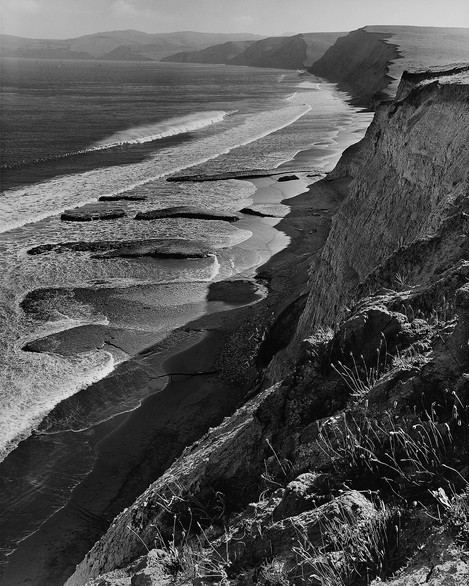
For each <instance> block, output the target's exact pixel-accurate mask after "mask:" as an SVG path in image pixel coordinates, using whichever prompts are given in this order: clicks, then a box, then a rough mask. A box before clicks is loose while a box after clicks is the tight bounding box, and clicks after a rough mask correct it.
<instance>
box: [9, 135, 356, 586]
mask: <svg viewBox="0 0 469 586" xmlns="http://www.w3.org/2000/svg"><path fill="white" fill-rule="evenodd" d="M357 130H358V131H360V129H356V128H355V129H351V130H350V131H349V132H348V134H347V136H343V137H341V139H340V141H337V145H336V146H334V145H332V146H331V148H330V149H329V150H328V151H324V157H325V158H324V161H325V163H324V167H325V168H326V167H328V165H327V162H328V161H333V160H335V158H336V157H338V156H339V154H340V152H341V150H342V148H343V146H344V144H346V143H347V141H351V140H352V139H353V138H355V140H356V134H354V133H355V132H356V131H357ZM314 154H315V155H316V156H315V157H314V159H313V160H314V161H315V162H317V160H318V159H317V153H316V152H315V153H314ZM312 155H313V152H311V153H308V151H303V152H301V153H298V155H297V156H296V157H295V158H294V159H293V160H292V161H289V162H287V163H285V164H284V165H281V166H280V167H279V168H278V169H277V170H276V172H275V174H272V175H270V176H267V177H256V178H252V179H250V180H251V181H252V183H253V184H254V185H255V187H256V192H255V194H254V196H253V204H252V205H251V206H250V207H251V208H252V209H253V210H255V211H256V212H259V213H262V214H267V215H268V216H266V217H262V216H257V215H256V216H255V215H247V214H245V215H244V217H243V218H242V219H241V220H240V221H239V222H238V225H239V227H240V228H241V229H246V230H250V231H251V232H252V237H251V238H249V239H248V240H246V241H244V242H242V243H241V244H238V245H236V247H237V248H238V249H239V252H240V254H246V255H250V257H252V255H255V256H256V259H257V262H256V263H255V266H254V267H253V268H252V269H249V270H246V271H243V272H241V273H239V274H237V275H234V276H233V277H232V278H231V279H229V280H226V281H221V282H215V283H213V284H212V285H211V286H210V287H209V289H208V293H207V297H206V300H205V301H204V306H203V312H201V311H200V307H199V308H198V309H196V310H195V312H194V313H193V314H192V316H191V315H190V313H188V314H187V315H185V316H184V321H185V322H186V323H185V324H184V325H183V326H182V327H180V328H178V329H177V330H175V331H174V332H173V333H172V334H171V335H170V336H169V338H165V339H162V340H161V339H157V341H156V343H153V344H152V343H151V336H147V337H145V336H143V337H140V338H139V337H138V335H137V333H136V332H135V331H132V330H120V331H112V329H111V330H110V329H109V327H106V326H98V327H94V328H92V329H90V328H89V327H86V326H85V327H83V328H77V329H76V331H68V332H65V333H61V334H58V335H56V336H55V337H52V338H53V339H52V341H51V340H48V341H46V342H44V341H42V343H43V344H45V345H46V348H43V349H42V350H47V347H48V348H49V349H50V344H52V346H53V348H54V351H56V352H64V353H67V352H68V353H71V352H74V351H77V350H78V351H79V350H83V349H87V348H89V346H90V345H94V346H95V347H103V346H106V345H107V346H106V347H107V348H108V349H109V350H111V351H114V352H115V353H116V356H119V352H118V351H116V348H115V347H118V348H119V349H120V351H124V352H125V353H126V354H127V356H126V360H125V361H124V362H122V363H121V364H119V365H118V366H117V367H116V368H115V370H114V371H113V372H112V373H111V374H110V375H108V376H107V377H106V378H104V379H102V380H101V381H99V382H97V383H95V384H93V385H91V386H90V387H88V388H87V389H85V390H84V391H81V392H80V393H79V394H78V395H75V396H73V397H71V398H70V399H67V400H66V401H64V402H62V403H61V404H60V405H58V406H57V407H56V409H54V410H53V411H52V413H51V414H50V415H49V416H48V417H47V418H46V419H45V421H44V422H43V424H42V425H41V430H42V431H45V430H47V432H48V434H44V435H36V434H35V435H33V436H32V437H30V438H29V439H27V440H26V441H24V442H23V443H22V444H21V445H20V446H19V448H18V449H17V450H15V452H14V453H13V454H11V455H10V457H9V458H8V459H7V461H6V462H5V464H6V467H7V468H6V469H7V470H10V471H11V477H12V478H14V475H15V474H18V477H21V475H22V474H24V472H25V470H26V469H27V470H28V472H29V474H30V475H37V478H38V482H42V483H44V484H47V483H48V482H50V478H52V477H56V485H57V491H56V495H54V496H52V497H51V496H50V495H48V496H47V497H46V498H43V497H41V493H40V491H39V492H34V493H31V492H27V490H26V487H25V490H24V492H22V491H21V490H20V491H18V494H19V497H18V498H17V499H12V500H14V502H12V503H11V502H10V503H9V508H10V516H9V521H10V523H11V525H12V527H13V526H15V525H18V519H19V517H23V518H24V519H25V520H26V519H29V525H28V523H24V525H23V526H24V527H25V533H26V532H28V531H29V532H31V530H33V529H36V532H35V533H34V534H32V535H30V536H29V537H27V538H26V539H25V540H24V541H23V542H22V543H21V544H20V546H19V547H18V548H17V549H16V551H15V552H14V553H13V554H12V555H11V556H10V557H9V566H8V569H7V573H6V574H5V577H4V579H5V580H6V581H7V583H8V584H11V586H14V585H15V584H17V583H18V584H19V583H20V582H21V581H24V580H26V579H28V577H29V578H33V577H34V580H35V583H36V584H44V586H45V585H46V584H47V585H48V586H50V584H59V583H61V581H63V580H64V579H65V578H66V576H67V575H69V574H70V573H71V571H72V570H73V566H74V564H75V563H77V562H78V561H79V560H80V559H81V558H82V557H83V555H84V554H85V553H86V551H87V550H88V549H89V548H90V546H91V545H92V544H93V543H94V541H95V540H96V539H97V538H99V536H100V535H101V534H102V532H103V531H104V530H105V528H106V527H107V526H108V524H109V523H110V522H111V521H112V519H113V518H114V516H115V515H116V514H117V513H118V512H119V511H121V510H122V509H123V508H125V507H126V506H128V505H129V504H130V503H131V502H133V500H134V499H135V498H136V497H137V496H138V495H139V494H140V493H141V492H142V491H143V490H144V489H145V488H146V487H147V486H148V485H149V484H150V483H151V482H152V481H154V480H155V479H156V478H157V477H158V476H159V475H161V473H162V472H163V471H164V470H165V469H166V468H167V467H168V466H169V465H170V464H171V462H172V461H174V459H175V458H176V457H177V456H178V455H180V454H181V452H182V451H183V450H184V448H185V447H186V446H188V445H190V444H191V443H192V442H194V441H196V440H198V439H199V438H200V437H201V436H202V435H203V434H204V432H205V431H207V430H208V429H209V428H210V427H212V426H215V425H217V424H218V423H220V421H221V420H222V419H223V417H226V416H228V415H230V414H231V413H232V412H233V411H234V410H235V409H236V408H237V407H239V405H240V404H242V402H243V399H244V398H245V395H246V391H247V389H248V388H250V387H251V386H252V385H253V384H255V382H256V380H258V379H259V376H260V372H261V370H262V366H263V362H264V361H268V360H269V356H270V355H271V354H272V353H273V352H274V351H277V350H278V349H279V348H281V347H283V346H284V345H286V344H287V343H288V341H289V339H290V337H291V335H292V334H293V332H289V331H287V330H283V329H282V327H281V324H282V319H281V317H282V314H283V313H285V312H286V313H289V312H291V311H299V310H300V308H302V307H303V305H302V303H303V301H304V293H305V288H306V284H307V280H308V273H307V266H309V264H310V263H311V256H312V254H313V255H314V252H316V253H319V251H320V250H321V249H322V246H323V245H324V242H325V240H326V238H327V234H328V232H329V228H330V222H331V217H332V215H333V214H334V212H335V210H336V209H337V206H338V205H339V203H340V201H341V197H342V189H341V188H342V185H341V182H331V181H322V180H320V176H318V173H317V169H316V168H311V173H309V174H308V173H307V172H305V171H303V170H302V171H301V172H299V173H296V174H295V168H301V169H304V168H305V166H307V165H308V163H310V164H311V160H312ZM321 170H322V169H321ZM292 175H295V177H296V178H295V179H293V178H292V179H290V180H287V181H279V178H281V177H282V176H292ZM308 175H310V176H308ZM147 294H150V295H151V287H149V288H148V291H147ZM80 295H82V296H83V299H87V300H88V301H89V300H90V299H91V298H93V301H94V303H96V304H97V305H100V304H105V303H106V299H105V295H104V294H103V293H102V290H101V292H100V293H99V294H96V293H94V294H91V293H90V292H89V291H88V292H87V291H81V292H80ZM103 295H104V297H103ZM107 295H109V291H108V292H107ZM131 297H132V295H130V298H131ZM129 303H131V299H130V301H129ZM129 307H130V305H129ZM121 310H122V311H125V310H127V307H126V305H125V303H124V305H123V306H122V308H121ZM147 311H148V315H147V316H146V315H145V312H144V313H142V314H141V315H140V316H139V319H146V318H147V317H148V318H149V319H150V318H151V308H148V309H147ZM276 322H278V324H280V327H279V326H278V325H277V327H275V323H276ZM272 326H273V327H272ZM270 328H271V331H270V333H269V334H267V332H268V330H269V329H270ZM39 346H40V345H39ZM111 346H114V349H112V347H111ZM42 350H41V347H39V348H36V351H42ZM259 351H260V353H259V358H258V361H257V363H254V362H253V360H252V356H254V355H255V354H257V353H258V352H259ZM121 358H122V356H121ZM129 396H131V397H132V401H134V403H133V404H132V402H130V403H129V408H128V412H126V413H119V412H116V411H115V409H116V406H117V408H119V409H120V410H122V405H123V404H126V401H127V399H128V397H129ZM135 397H137V398H138V397H140V399H139V404H140V406H139V407H137V408H136V405H135ZM113 409H114V412H113ZM70 413H71V414H72V415H70ZM65 414H66V417H65ZM93 417H95V418H96V424H93V425H87V426H86V429H82V430H80V423H79V422H80V421H83V420H84V421H93ZM104 419H107V420H106V421H104V422H101V423H99V421H103V420H104ZM66 429H75V431H74V432H72V431H64V430H66ZM69 454H74V457H73V458H72V459H70V456H69ZM59 470H60V473H59ZM70 479H72V484H70ZM57 509H59V510H58V511H57ZM38 511H39V512H40V515H41V516H42V518H48V520H47V521H46V522H44V523H43V524H42V525H41V526H40V527H34V525H33V522H31V519H34V518H37V517H38V515H37V512H38ZM55 511H56V512H55ZM54 512H55V514H54ZM51 515H52V516H51ZM8 528H9V527H8V519H7V524H6V527H5V529H6V532H8ZM38 568H42V577H41V578H38V576H37V571H38Z"/></svg>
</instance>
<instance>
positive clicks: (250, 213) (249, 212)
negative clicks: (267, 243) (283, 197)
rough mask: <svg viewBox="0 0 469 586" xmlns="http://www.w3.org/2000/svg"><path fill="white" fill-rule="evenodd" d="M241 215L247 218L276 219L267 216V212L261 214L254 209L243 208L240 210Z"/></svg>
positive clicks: (271, 215)
mask: <svg viewBox="0 0 469 586" xmlns="http://www.w3.org/2000/svg"><path fill="white" fill-rule="evenodd" d="M240 212H241V213H242V214H246V215H248V216H259V217H260V218H277V217H278V216H276V215H275V214H269V213H268V212H263V211H262V210H256V209H254V208H243V209H242V210H240Z"/></svg>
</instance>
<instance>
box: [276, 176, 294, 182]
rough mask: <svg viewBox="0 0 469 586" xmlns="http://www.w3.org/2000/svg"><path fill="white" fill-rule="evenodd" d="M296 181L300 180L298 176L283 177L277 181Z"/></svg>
mask: <svg viewBox="0 0 469 586" xmlns="http://www.w3.org/2000/svg"><path fill="white" fill-rule="evenodd" d="M296 179H299V177H297V176H296V175H283V176H282V177H279V178H278V179H277V181H278V182H279V183H280V182H281V181H295V180H296Z"/></svg>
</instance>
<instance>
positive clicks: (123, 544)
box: [67, 66, 469, 586]
mask: <svg viewBox="0 0 469 586" xmlns="http://www.w3.org/2000/svg"><path fill="white" fill-rule="evenodd" d="M468 71H469V66H468V67H466V68H464V67H460V68H459V69H458V70H457V71H441V70H440V71H438V72H431V73H428V74H425V73H422V72H420V73H419V74H406V75H405V76H404V79H403V81H402V82H401V86H400V91H399V93H398V96H397V97H396V99H395V100H394V101H393V102H391V103H387V104H384V105H382V106H380V107H379V108H378V111H377V113H376V116H375V119H374V122H373V123H372V125H371V126H370V128H369V130H368V132H367V135H366V137H365V138H364V139H363V141H362V142H361V143H360V144H359V145H357V146H355V147H353V148H352V149H351V150H350V151H349V152H346V153H345V154H344V156H343V158H342V160H341V162H340V163H339V164H338V166H337V167H336V169H335V170H334V172H333V173H332V174H331V175H330V176H329V177H328V179H329V180H332V181H334V180H337V179H338V178H342V180H344V181H349V182H350V183H349V186H348V194H347V196H346V198H345V200H344V202H343V204H342V206H341V208H340V210H339V213H338V214H337V215H336V216H335V218H334V220H333V225H332V228H331V231H330V233H329V237H328V240H327V242H326V245H325V247H324V250H323V252H322V254H321V255H320V257H319V259H318V260H317V261H315V262H314V263H313V264H312V266H311V267H310V281H309V289H310V294H309V297H308V300H307V303H306V307H305V310H304V312H303V314H302V315H301V318H300V320H299V322H298V325H297V329H296V333H295V335H294V338H293V340H292V342H291V343H290V345H289V346H288V347H287V348H285V349H283V350H281V351H279V352H278V353H277V354H276V355H275V356H274V357H273V358H272V360H271V362H270V364H269V365H268V366H267V367H266V370H265V373H264V384H263V388H262V390H261V391H260V392H259V393H258V394H257V395H256V396H254V397H253V398H252V399H251V400H250V401H248V402H247V403H246V405H245V406H244V407H242V408H241V409H240V410H238V412H237V413H236V414H235V415H234V416H233V417H231V418H229V419H227V420H225V421H224V422H223V424H222V425H221V426H219V427H218V428H216V429H214V430H211V431H209V432H208V433H207V434H206V435H205V436H204V437H203V438H202V439H201V440H200V441H199V442H198V443H196V444H194V445H193V446H191V447H190V448H188V449H187V450H186V451H185V453H184V454H183V455H182V456H181V457H180V458H179V459H178V460H177V461H176V462H175V463H174V464H173V466H172V467H171V468H170V469H169V470H168V471H167V472H166V473H165V474H164V475H163V476H162V477H161V478H160V479H159V480H158V481H156V482H155V483H154V484H153V485H152V486H151V487H150V488H149V489H148V490H147V491H146V492H145V493H144V494H143V495H141V497H139V499H138V500H137V501H136V502H135V503H134V505H132V506H131V507H130V508H129V509H127V510H126V511H124V512H122V513H121V514H120V515H119V516H118V517H117V518H116V519H115V521H114V523H113V524H112V526H111V528H110V529H109V530H108V532H107V533H106V534H105V535H104V536H103V538H102V539H101V540H100V541H99V542H98V543H97V544H96V545H95V546H94V547H93V549H92V550H91V551H90V552H89V554H88V555H87V556H86V558H85V559H84V560H83V562H82V563H81V564H80V565H79V566H78V567H77V570H76V572H75V573H74V575H73V576H72V577H71V578H70V579H69V580H68V582H67V584H68V585H69V586H71V585H78V584H80V585H81V584H85V583H86V582H87V581H90V580H91V583H93V584H99V585H101V586H107V585H117V584H122V585H124V584H134V585H138V584H169V583H180V584H182V583H186V584H187V583H196V584H204V583H231V584H255V583H258V584H289V583H295V584H296V583H305V582H307V583H310V584H330V585H332V584H355V583H356V584H365V583H370V582H371V581H372V580H373V579H374V578H375V577H376V579H377V580H381V579H382V580H383V581H386V583H388V584H393V585H395V586H397V585H405V584H420V583H428V584H434V585H436V584H461V585H462V584H466V583H467V580H468V577H469V565H468V564H467V559H468V557H467V550H468V546H469V544H468V538H469V492H468V486H469V484H468V482H469V452H468V445H469V444H468V438H469V434H468V430H469V428H468V405H469V379H468V378H467V374H466V373H467V372H468V369H469V346H468V335H469V241H468V234H469V216H468V206H469V176H468V171H469V75H468ZM326 181H327V179H326ZM274 327H275V326H274ZM138 556H142V557H141V558H140V559H139V560H137V561H135V560H136V559H137V558H138ZM128 564H130V565H128ZM97 576H100V578H97V579H96V580H94V579H95V578H96V577H97ZM93 580H94V581H93ZM449 580H451V581H449ZM380 583H381V582H380Z"/></svg>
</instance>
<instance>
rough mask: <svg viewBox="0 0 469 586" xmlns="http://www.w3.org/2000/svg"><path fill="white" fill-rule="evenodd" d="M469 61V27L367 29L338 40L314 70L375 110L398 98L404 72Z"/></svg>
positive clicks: (371, 27)
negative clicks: (376, 105) (378, 105)
mask: <svg viewBox="0 0 469 586" xmlns="http://www.w3.org/2000/svg"><path fill="white" fill-rule="evenodd" d="M468 59H469V29H467V28H466V29H463V28H460V29H458V28H444V27H441V28H440V27H416V26H385V25H382V26H365V27H363V28H361V29H358V30H356V31H352V32H351V33H349V34H348V35H347V36H343V37H340V38H338V39H337V41H336V43H335V44H334V45H333V46H332V47H330V48H329V49H328V50H327V51H326V52H325V53H324V55H323V56H322V57H321V58H320V59H318V61H316V62H315V63H313V64H312V67H311V68H310V71H311V73H314V74H315V75H319V76H320V77H325V78H326V79H329V80H330V81H335V82H337V83H338V84H339V86H340V87H342V89H344V90H345V91H348V92H350V93H351V94H352V96H353V98H354V100H355V102H357V103H361V104H365V105H368V106H374V104H376V103H377V102H379V101H380V100H383V99H388V100H389V99H391V98H393V97H394V96H395V94H396V90H397V86H398V83H399V80H400V77H401V74H402V73H403V71H405V70H409V71H414V70H417V69H421V70H427V69H428V68H430V67H435V66H438V67H446V68H449V67H451V66H454V65H455V64H458V63H461V62H463V63H464V62H467V60H468Z"/></svg>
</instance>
